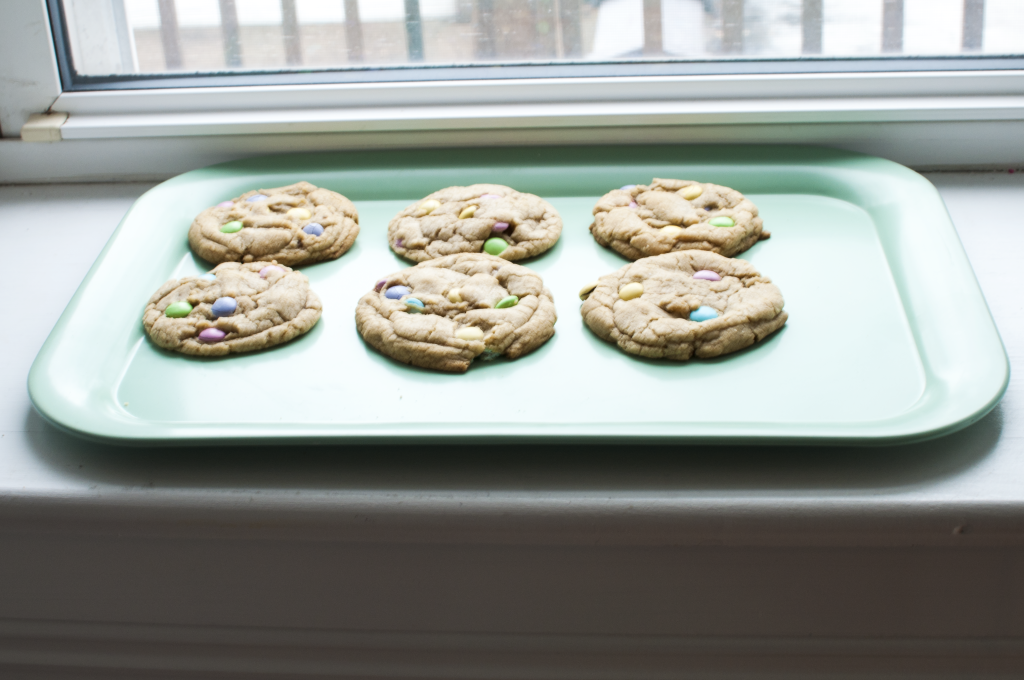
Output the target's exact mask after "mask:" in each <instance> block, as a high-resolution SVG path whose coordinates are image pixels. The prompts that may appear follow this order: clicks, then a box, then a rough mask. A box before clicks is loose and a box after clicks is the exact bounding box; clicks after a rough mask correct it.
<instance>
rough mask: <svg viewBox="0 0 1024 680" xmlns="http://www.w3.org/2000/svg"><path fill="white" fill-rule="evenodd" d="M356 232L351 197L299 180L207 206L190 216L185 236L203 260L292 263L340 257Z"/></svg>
mask: <svg viewBox="0 0 1024 680" xmlns="http://www.w3.org/2000/svg"><path fill="white" fill-rule="evenodd" d="M358 235H359V214H358V213H357V212H356V208H355V206H354V205H352V201H350V200H348V199H347V198H345V197H344V196H342V195H341V194H339V193H335V192H333V191H330V190H328V189H320V188H317V187H315V186H313V185H312V184H310V183H309V182H298V183H296V184H291V185H289V186H286V187H278V188H276V189H260V190H259V191H250V192H248V193H244V194H242V195H241V196H239V197H238V198H236V199H234V200H231V201H224V202H223V203H219V204H217V205H215V206H214V207H212V208H207V209H206V210H204V211H203V212H201V213H199V215H198V217H196V219H195V220H194V221H193V222H192V227H191V228H190V229H189V230H188V242H189V245H191V246H192V250H193V251H195V253H196V255H198V256H199V257H201V258H203V259H204V260H206V261H207V262H254V261H267V262H269V261H271V260H276V261H277V262H278V263H279V264H281V265H285V266H289V267H295V266H300V265H304V264H313V263H314V262H321V261H323V260H333V259H335V258H338V257H341V256H342V255H344V254H345V252H346V251H347V250H348V249H349V248H351V247H352V244H353V243H355V240H356V236H358Z"/></svg>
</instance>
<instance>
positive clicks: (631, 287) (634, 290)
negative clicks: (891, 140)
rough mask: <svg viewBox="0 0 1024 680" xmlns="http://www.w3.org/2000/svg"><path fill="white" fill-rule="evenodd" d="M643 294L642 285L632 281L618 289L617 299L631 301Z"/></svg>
mask: <svg viewBox="0 0 1024 680" xmlns="http://www.w3.org/2000/svg"><path fill="white" fill-rule="evenodd" d="M643 294H644V284H642V283H639V282H637V281H634V282H633V283H627V284H626V285H625V286H623V287H622V288H619V297H620V298H621V299H623V300H632V299H633V298H638V297H640V296H641V295H643Z"/></svg>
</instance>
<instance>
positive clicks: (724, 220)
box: [708, 215, 736, 227]
mask: <svg viewBox="0 0 1024 680" xmlns="http://www.w3.org/2000/svg"><path fill="white" fill-rule="evenodd" d="M708 224H710V225H711V226H713V227H735V226H736V223H735V222H733V221H732V218H731V217H728V216H726V215H719V216H718V217H712V218H711V219H710V220H708Z"/></svg>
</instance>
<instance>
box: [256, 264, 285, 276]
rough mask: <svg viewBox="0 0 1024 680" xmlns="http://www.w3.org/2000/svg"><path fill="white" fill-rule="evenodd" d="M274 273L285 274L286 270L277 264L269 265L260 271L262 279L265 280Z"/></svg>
mask: <svg viewBox="0 0 1024 680" xmlns="http://www.w3.org/2000/svg"><path fill="white" fill-rule="evenodd" d="M274 272H281V273H282V274H283V273H284V270H283V269H281V268H280V267H278V266H277V265H276V264H272V265H268V266H266V267H264V268H263V269H261V270H260V278H261V279H265V278H267V277H268V276H270V275H271V274H272V273H274Z"/></svg>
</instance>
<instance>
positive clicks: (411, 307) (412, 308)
mask: <svg viewBox="0 0 1024 680" xmlns="http://www.w3.org/2000/svg"><path fill="white" fill-rule="evenodd" d="M405 311H407V312H409V313H410V314H419V313H420V312H422V311H423V303H422V302H421V301H420V300H417V299H416V298H408V299H407V300H406V301H405Z"/></svg>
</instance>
